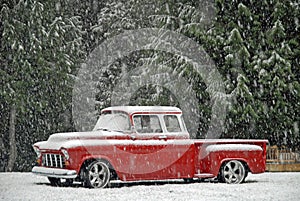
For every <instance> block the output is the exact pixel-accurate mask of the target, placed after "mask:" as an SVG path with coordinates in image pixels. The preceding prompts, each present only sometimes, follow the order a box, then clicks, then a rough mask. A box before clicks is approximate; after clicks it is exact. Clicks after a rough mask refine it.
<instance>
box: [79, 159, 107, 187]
mask: <svg viewBox="0 0 300 201" xmlns="http://www.w3.org/2000/svg"><path fill="white" fill-rule="evenodd" d="M84 180H85V184H86V186H87V187H89V188H104V187H105V186H107V184H108V183H109V180H110V170H109V168H108V166H107V165H106V163H105V162H103V161H98V160H97V161H93V162H92V163H91V164H89V165H88V167H87V169H86V172H85V178H84Z"/></svg>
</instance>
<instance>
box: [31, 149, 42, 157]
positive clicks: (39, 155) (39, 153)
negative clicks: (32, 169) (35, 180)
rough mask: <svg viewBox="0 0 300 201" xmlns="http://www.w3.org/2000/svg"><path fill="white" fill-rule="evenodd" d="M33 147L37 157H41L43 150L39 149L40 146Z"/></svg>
mask: <svg viewBox="0 0 300 201" xmlns="http://www.w3.org/2000/svg"><path fill="white" fill-rule="evenodd" d="M33 149H34V151H35V153H36V155H37V158H40V157H41V151H40V150H39V148H37V147H33Z"/></svg>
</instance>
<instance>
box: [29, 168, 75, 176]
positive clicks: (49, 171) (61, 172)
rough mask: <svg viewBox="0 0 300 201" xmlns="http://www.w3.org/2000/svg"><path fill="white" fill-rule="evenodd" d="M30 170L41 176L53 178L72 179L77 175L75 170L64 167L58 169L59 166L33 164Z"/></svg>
mask: <svg viewBox="0 0 300 201" xmlns="http://www.w3.org/2000/svg"><path fill="white" fill-rule="evenodd" d="M31 172H32V173H34V174H37V175H41V176H47V177H55V178H62V179H74V178H76V177H77V173H76V171H75V170H66V169H59V168H48V167H40V166H34V167H33V168H32V170H31Z"/></svg>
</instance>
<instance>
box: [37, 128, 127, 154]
mask: <svg viewBox="0 0 300 201" xmlns="http://www.w3.org/2000/svg"><path fill="white" fill-rule="evenodd" d="M126 136H127V135H126V134H123V133H120V132H114V131H90V132H72V133H55V134H52V135H51V136H50V137H49V138H48V140H47V141H42V142H37V143H35V144H34V146H37V147H39V149H53V150H59V149H61V148H62V147H64V148H71V147H77V146H80V145H82V143H83V142H84V141H91V140H105V139H112V138H120V137H126Z"/></svg>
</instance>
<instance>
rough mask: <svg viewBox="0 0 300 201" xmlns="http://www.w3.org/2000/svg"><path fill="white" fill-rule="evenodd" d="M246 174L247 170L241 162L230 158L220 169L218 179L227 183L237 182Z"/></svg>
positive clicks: (241, 180) (242, 179)
mask: <svg viewBox="0 0 300 201" xmlns="http://www.w3.org/2000/svg"><path fill="white" fill-rule="evenodd" d="M246 176H247V170H246V168H245V166H244V165H243V163H242V162H240V161H237V160H231V161H228V162H226V163H225V164H224V165H223V166H222V167H221V169H220V174H219V180H221V181H222V182H226V183H228V184H239V183H241V182H243V181H244V179H245V178H246Z"/></svg>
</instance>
